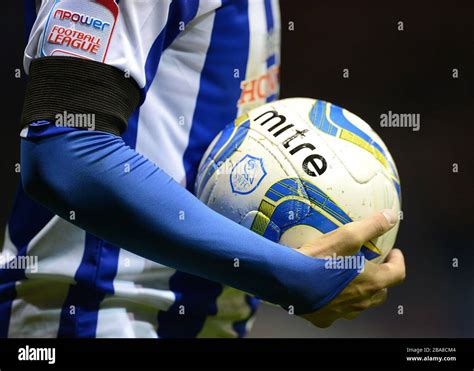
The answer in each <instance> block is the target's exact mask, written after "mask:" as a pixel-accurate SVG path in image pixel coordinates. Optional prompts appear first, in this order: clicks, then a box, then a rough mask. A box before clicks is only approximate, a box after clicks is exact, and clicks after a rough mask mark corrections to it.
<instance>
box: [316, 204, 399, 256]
mask: <svg viewBox="0 0 474 371" xmlns="http://www.w3.org/2000/svg"><path fill="white" fill-rule="evenodd" d="M397 221H398V215H397V213H396V212H395V211H394V210H390V209H387V210H383V211H381V212H378V213H375V214H372V215H370V216H368V217H366V218H364V219H361V220H359V221H356V222H352V223H348V224H345V225H343V226H342V227H340V228H338V229H336V230H334V231H332V232H331V233H328V234H325V235H323V236H322V237H321V238H320V240H319V241H318V242H317V243H315V244H314V245H316V246H315V247H316V249H317V250H318V251H319V252H320V256H321V254H323V253H325V252H330V254H333V253H336V255H338V256H350V255H354V254H355V253H356V252H357V251H359V249H360V247H361V246H362V245H363V244H364V243H365V242H367V241H370V240H371V239H374V238H376V237H379V236H381V235H383V234H384V233H386V232H387V231H389V230H390V229H391V228H392V227H393V226H394V225H395V224H396V223H397Z"/></svg>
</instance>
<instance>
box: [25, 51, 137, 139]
mask: <svg viewBox="0 0 474 371" xmlns="http://www.w3.org/2000/svg"><path fill="white" fill-rule="evenodd" d="M139 103H140V88H139V87H138V85H137V83H136V82H135V80H133V79H132V78H127V77H125V74H124V73H123V72H122V71H120V70H119V69H117V68H115V67H112V66H109V65H106V64H103V63H99V62H95V61H89V60H85V59H79V58H71V57H44V58H39V59H35V60H33V61H32V63H31V67H30V79H29V82H28V85H27V89H26V96H25V103H24V106H23V113H22V116H21V128H24V127H25V126H27V125H29V124H30V123H32V122H35V121H40V120H48V121H51V122H53V123H56V124H58V126H59V125H62V126H67V127H77V128H79V129H89V130H90V129H92V130H100V131H105V132H109V133H112V134H115V135H120V134H121V133H122V132H124V131H125V130H126V129H127V123H128V119H129V117H130V115H131V114H132V113H133V111H134V110H135V109H136V107H137V106H138V104H139ZM81 115H90V116H89V117H92V118H93V125H92V127H91V126H90V125H89V126H88V127H84V125H83V122H82V120H70V121H67V120H64V116H69V117H81ZM58 122H59V123H58ZM89 124H90V123H89Z"/></svg>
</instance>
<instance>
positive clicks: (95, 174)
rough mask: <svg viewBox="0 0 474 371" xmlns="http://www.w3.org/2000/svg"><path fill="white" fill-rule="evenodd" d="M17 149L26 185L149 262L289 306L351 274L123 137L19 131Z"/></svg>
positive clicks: (326, 292) (325, 294) (306, 302)
mask: <svg viewBox="0 0 474 371" xmlns="http://www.w3.org/2000/svg"><path fill="white" fill-rule="evenodd" d="M36 130H39V131H41V130H43V129H36ZM21 156H22V180H23V183H24V186H25V189H26V191H27V192H28V194H29V195H30V196H31V197H32V198H34V199H35V200H37V201H38V202H40V203H41V204H43V205H44V206H46V207H48V208H49V209H51V210H52V211H53V212H55V213H56V214H58V215H60V216H61V217H63V218H65V219H67V220H70V221H71V223H74V224H76V225H78V226H79V227H81V228H83V229H85V230H87V231H88V232H90V233H93V234H94V235H96V236H98V237H100V238H103V239H105V240H107V241H109V242H111V243H114V244H116V245H117V246H120V247H122V248H124V249H127V250H129V251H131V252H133V253H136V254H138V255H141V256H143V257H145V258H147V259H150V260H153V261H155V262H159V263H161V264H165V265H168V266H170V267H173V268H176V269H179V270H182V271H185V272H188V273H191V274H195V275H198V276H201V277H205V278H208V279H211V280H214V281H218V282H221V283H223V284H227V285H230V286H233V287H236V288H238V289H241V290H244V291H247V292H250V293H252V294H255V295H257V296H259V297H261V298H263V299H265V300H268V301H271V302H274V303H277V304H280V305H283V306H286V307H288V306H293V307H294V308H295V312H296V313H308V312H311V311H313V310H315V309H318V308H320V307H321V306H323V305H325V304H326V303H327V302H329V301H330V300H331V299H332V298H333V297H335V296H336V295H337V294H338V293H339V292H340V291H341V290H342V289H343V288H344V287H345V286H346V285H347V284H348V283H349V282H350V281H351V280H352V279H353V278H354V277H355V276H356V275H357V272H356V271H355V270H335V269H325V267H324V263H325V261H324V260H321V259H314V258H310V257H307V256H305V255H303V254H300V253H299V252H297V251H294V250H292V249H289V248H287V247H285V246H281V245H279V244H276V243H274V242H271V241H269V240H266V239H264V238H263V237H261V236H258V235H257V234H255V233H253V232H251V231H249V230H247V229H245V228H244V227H241V226H239V225H238V224H236V223H234V222H232V221H230V220H228V219H226V218H225V217H223V216H221V215H219V214H217V213H215V212H214V211H212V210H210V209H209V208H208V207H207V206H205V205H204V204H202V203H201V202H200V201H199V200H197V199H196V198H195V197H194V196H193V195H192V194H190V193H189V192H188V191H186V190H185V189H184V188H183V187H181V186H180V185H179V184H178V183H176V182H175V181H174V180H173V179H172V178H171V177H169V176H168V175H167V174H166V173H164V172H163V171H162V170H160V169H159V168H158V167H157V166H156V165H155V164H153V163H152V162H150V161H148V160H147V159H145V158H144V157H142V156H141V155H139V154H138V153H137V152H135V151H133V150H131V149H130V148H129V147H127V146H126V145H125V144H124V142H123V141H122V140H121V138H120V137H117V136H113V135H110V134H105V133H102V132H94V131H92V132H90V131H81V130H70V131H67V132H64V133H60V134H55V135H52V136H44V135H40V136H39V137H38V138H30V139H23V140H22V149H21ZM71 212H74V218H73V219H71V218H70V216H71ZM236 259H238V264H235V263H236V261H237V260H236Z"/></svg>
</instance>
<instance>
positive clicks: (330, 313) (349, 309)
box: [298, 210, 405, 328]
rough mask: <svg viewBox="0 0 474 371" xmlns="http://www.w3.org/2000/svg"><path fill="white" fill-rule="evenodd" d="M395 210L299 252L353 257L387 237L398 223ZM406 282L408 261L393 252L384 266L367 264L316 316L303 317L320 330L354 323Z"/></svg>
mask: <svg viewBox="0 0 474 371" xmlns="http://www.w3.org/2000/svg"><path fill="white" fill-rule="evenodd" d="M397 218H398V216H397V214H396V213H395V212H394V211H392V210H384V211H383V212H380V213H376V214H373V215H372V216H369V217H367V218H365V219H362V220H360V221H357V222H352V223H348V224H345V225H344V226H342V227H340V228H338V229H336V230H334V231H332V232H331V233H328V234H325V235H323V236H321V237H320V238H318V239H317V240H315V241H312V242H309V243H306V244H304V245H303V246H301V248H300V249H298V251H300V252H301V253H303V254H305V255H309V256H312V257H318V258H323V257H328V256H333V254H334V253H335V254H336V256H351V255H354V254H355V253H357V251H359V249H360V247H361V246H362V245H363V244H364V243H365V242H367V241H369V240H371V239H374V238H376V237H379V236H381V235H383V234H384V233H385V232H387V231H388V230H390V229H391V228H392V227H393V226H394V225H395V224H396V222H397ZM404 280H405V261H404V258H403V254H402V252H401V251H400V250H398V249H393V250H392V251H391V252H390V253H389V254H388V256H387V259H386V260H385V262H384V263H383V264H375V263H372V262H370V261H366V262H365V266H364V270H363V272H361V273H360V274H359V275H358V276H357V277H356V278H355V279H354V280H353V281H352V282H351V283H350V284H349V285H348V286H347V287H346V288H345V289H344V290H343V291H342V292H341V293H340V294H339V295H338V296H336V297H335V298H334V299H333V300H332V301H331V302H330V303H329V304H327V305H326V306H325V307H323V308H321V309H319V310H317V311H316V312H313V313H310V314H305V315H302V317H303V318H305V319H306V320H308V321H310V322H311V323H312V324H314V325H315V326H317V327H322V328H326V327H329V326H330V325H331V324H332V323H333V322H334V321H336V320H337V319H339V318H345V319H353V318H355V317H357V316H358V315H359V314H360V313H361V312H363V311H364V310H367V309H368V308H372V307H375V306H377V305H380V304H382V303H383V302H384V301H385V300H386V298H387V288H388V287H392V286H395V285H398V284H400V283H402V282H403V281H404Z"/></svg>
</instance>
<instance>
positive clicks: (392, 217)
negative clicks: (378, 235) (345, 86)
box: [382, 209, 398, 226]
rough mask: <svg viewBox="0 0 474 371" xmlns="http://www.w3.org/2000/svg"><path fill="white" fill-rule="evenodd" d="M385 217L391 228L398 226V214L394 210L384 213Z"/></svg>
mask: <svg viewBox="0 0 474 371" xmlns="http://www.w3.org/2000/svg"><path fill="white" fill-rule="evenodd" d="M382 214H383V216H385V219H387V222H388V224H390V226H392V225H395V224H397V222H398V213H397V212H396V211H395V210H392V209H385V210H383V211H382Z"/></svg>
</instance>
